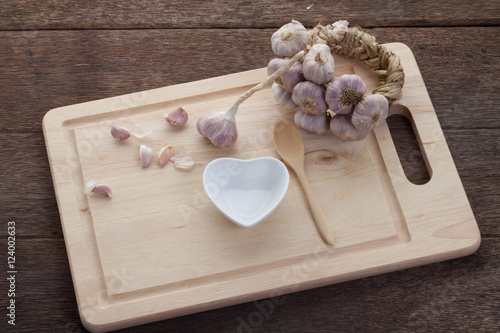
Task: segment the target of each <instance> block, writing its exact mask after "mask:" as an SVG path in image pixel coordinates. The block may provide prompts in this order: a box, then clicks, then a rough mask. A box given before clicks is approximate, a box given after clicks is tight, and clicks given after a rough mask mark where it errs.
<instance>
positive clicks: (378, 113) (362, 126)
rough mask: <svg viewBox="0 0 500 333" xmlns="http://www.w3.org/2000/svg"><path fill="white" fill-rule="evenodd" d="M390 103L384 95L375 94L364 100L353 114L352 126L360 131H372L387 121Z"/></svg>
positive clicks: (357, 105)
mask: <svg viewBox="0 0 500 333" xmlns="http://www.w3.org/2000/svg"><path fill="white" fill-rule="evenodd" d="M388 111H389V102H388V101H387V98H385V97H384V96H382V95H379V94H374V95H368V96H366V97H365V98H363V99H362V100H361V101H360V102H359V103H358V104H356V106H355V107H354V111H353V112H352V124H353V125H354V127H356V128H357V129H358V130H360V131H370V130H372V129H374V128H375V127H377V126H379V125H380V124H382V123H383V122H384V121H385V120H386V119H387V114H388Z"/></svg>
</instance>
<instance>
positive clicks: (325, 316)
mask: <svg viewBox="0 0 500 333" xmlns="http://www.w3.org/2000/svg"><path fill="white" fill-rule="evenodd" d="M3 234H4V232H2V235H3ZM1 244H2V246H3V244H4V239H3V237H2V243H1ZM499 256H500V248H499V246H498V238H491V237H487V238H485V239H483V243H482V245H481V247H480V248H479V250H478V251H477V252H476V253H475V254H473V255H471V256H468V257H464V258H460V259H455V260H450V261H446V262H442V263H437V264H433V265H428V266H422V267H417V268H413V269H408V270H404V271H398V272H393V273H388V274H383V275H380V276H374V277H369V278H365V279H361V280H355V281H349V282H345V283H341V284H337V285H330V286H326V287H323V288H317V289H312V290H307V291H303V292H298V293H292V294H287V295H285V297H284V298H282V299H281V301H282V302H280V303H279V304H274V306H273V308H272V309H271V306H270V305H269V300H261V301H258V302H257V303H244V304H240V305H235V306H231V307H226V308H222V309H217V310H213V311H208V312H203V313H198V314H193V315H188V316H183V317H178V318H174V319H170V320H165V321H161V322H156V323H152V324H148V325H143V326H139V327H132V328H129V329H124V330H121V331H119V332H123V333H125V332H127V333H134V332H205V333H219V332H238V327H239V326H240V325H242V327H243V326H244V325H243V324H241V322H242V321H244V322H246V324H247V325H249V327H250V329H252V331H248V330H246V329H242V330H241V332H245V333H246V332H276V333H288V332H325V333H326V332H333V331H335V332H387V331H391V332H495V331H497V329H496V328H498V323H499V322H500V313H499V312H498V311H497V310H498V307H499V306H500V287H499V286H500V262H499V261H498V257H499ZM17 258H18V266H19V273H18V276H17V284H16V291H17V293H16V304H17V315H18V317H17V321H16V323H17V324H16V327H15V329H12V328H11V327H8V326H7V323H6V320H2V321H0V331H1V332H16V333H24V332H86V330H85V329H84V328H83V326H82V325H81V322H80V320H79V317H78V313H77V305H76V301H75V295H74V291H73V287H72V283H71V276H70V271H69V266H68V263H67V259H66V252H65V248H64V243H63V240H62V239H50V240H49V239H23V238H19V240H18V253H17ZM0 288H1V290H6V283H5V279H1V280H0ZM264 312H265V313H264ZM262 313H263V314H262ZM249 318H250V320H249ZM259 318H261V319H259Z"/></svg>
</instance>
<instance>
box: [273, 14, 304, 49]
mask: <svg viewBox="0 0 500 333" xmlns="http://www.w3.org/2000/svg"><path fill="white" fill-rule="evenodd" d="M308 42H309V34H308V33H307V30H306V28H305V27H304V26H303V25H302V23H300V22H298V21H295V20H292V22H290V23H288V24H285V25H284V26H282V27H281V28H279V30H278V31H276V32H275V33H274V34H273V36H272V37H271V48H272V50H273V52H274V53H275V54H276V55H278V56H280V57H292V56H294V55H295V54H296V53H297V52H300V51H302V50H303V49H305V48H306V45H307V43H308Z"/></svg>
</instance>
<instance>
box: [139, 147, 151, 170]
mask: <svg viewBox="0 0 500 333" xmlns="http://www.w3.org/2000/svg"><path fill="white" fill-rule="evenodd" d="M139 157H140V158H141V166H142V167H143V168H147V167H148V166H149V165H150V164H151V161H152V160H153V150H152V149H151V148H149V147H148V146H146V145H140V146H139Z"/></svg>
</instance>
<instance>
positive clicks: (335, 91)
mask: <svg viewBox="0 0 500 333" xmlns="http://www.w3.org/2000/svg"><path fill="white" fill-rule="evenodd" d="M365 93H366V85H365V83H364V82H363V80H361V78H360V77H359V76H357V75H354V74H344V75H342V76H340V77H338V78H336V79H335V80H333V82H332V83H330V84H329V85H328V87H327V88H326V93H325V100H326V103H327V104H328V107H329V108H330V110H332V111H333V112H335V113H337V114H349V113H351V112H352V110H353V109H354V105H355V104H357V103H359V102H360V101H361V99H363V96H364V95H365Z"/></svg>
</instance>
